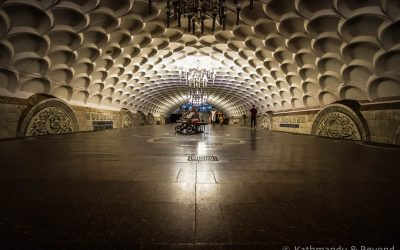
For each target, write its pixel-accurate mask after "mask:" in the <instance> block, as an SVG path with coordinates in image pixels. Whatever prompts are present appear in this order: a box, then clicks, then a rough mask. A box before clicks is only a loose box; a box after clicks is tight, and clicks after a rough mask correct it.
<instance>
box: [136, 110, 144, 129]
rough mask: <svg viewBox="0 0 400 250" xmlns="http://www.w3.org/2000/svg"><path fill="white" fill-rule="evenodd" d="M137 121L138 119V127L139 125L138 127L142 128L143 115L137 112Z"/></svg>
mask: <svg viewBox="0 0 400 250" xmlns="http://www.w3.org/2000/svg"><path fill="white" fill-rule="evenodd" d="M137 119H138V122H139V125H140V126H143V125H144V123H145V117H144V114H143V113H141V112H137Z"/></svg>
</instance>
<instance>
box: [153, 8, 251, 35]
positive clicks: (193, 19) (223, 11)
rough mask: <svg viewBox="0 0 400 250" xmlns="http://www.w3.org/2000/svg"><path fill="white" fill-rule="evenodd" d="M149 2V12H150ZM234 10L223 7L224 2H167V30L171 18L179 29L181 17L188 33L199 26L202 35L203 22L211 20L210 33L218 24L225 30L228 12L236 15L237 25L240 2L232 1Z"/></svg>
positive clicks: (237, 23) (237, 22)
mask: <svg viewBox="0 0 400 250" xmlns="http://www.w3.org/2000/svg"><path fill="white" fill-rule="evenodd" d="M151 2H152V1H151V0H149V11H150V10H151ZM233 2H234V4H235V6H236V8H234V9H232V8H229V7H228V6H226V5H225V0H167V9H166V15H167V28H169V25H170V21H171V18H172V19H173V20H177V21H178V27H179V28H181V17H182V16H183V17H185V18H187V29H188V32H193V34H194V33H195V31H196V28H197V27H199V26H200V29H201V33H204V21H205V20H206V19H212V28H211V29H212V31H213V32H214V31H215V26H216V23H217V21H218V24H219V25H221V26H222V29H223V30H225V26H226V17H227V16H226V15H227V12H228V11H231V12H233V13H236V25H239V14H240V11H241V0H233ZM252 7H253V0H250V9H251V8H252ZM196 26H197V27H196Z"/></svg>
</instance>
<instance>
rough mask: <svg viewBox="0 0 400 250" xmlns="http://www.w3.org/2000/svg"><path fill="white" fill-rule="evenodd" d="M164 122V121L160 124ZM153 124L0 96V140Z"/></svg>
mask: <svg viewBox="0 0 400 250" xmlns="http://www.w3.org/2000/svg"><path fill="white" fill-rule="evenodd" d="M163 123H165V122H163ZM148 124H155V119H154V116H153V115H152V114H151V113H149V114H147V116H145V115H144V114H143V113H141V112H137V113H132V112H130V111H128V110H126V109H122V110H120V111H112V110H101V109H95V108H88V107H81V106H70V105H68V104H67V103H66V102H64V101H62V100H60V99H58V98H54V97H52V96H47V95H40V94H39V95H34V96H32V97H30V98H28V99H20V98H10V97H0V139H2V138H15V137H24V136H37V135H47V134H62V133H71V132H78V131H93V130H103V129H115V128H129V127H134V126H144V125H148Z"/></svg>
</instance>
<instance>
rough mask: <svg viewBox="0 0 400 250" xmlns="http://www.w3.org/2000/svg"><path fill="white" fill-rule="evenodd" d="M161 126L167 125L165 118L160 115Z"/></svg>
mask: <svg viewBox="0 0 400 250" xmlns="http://www.w3.org/2000/svg"><path fill="white" fill-rule="evenodd" d="M160 124H161V125H165V117H164V116H163V115H160Z"/></svg>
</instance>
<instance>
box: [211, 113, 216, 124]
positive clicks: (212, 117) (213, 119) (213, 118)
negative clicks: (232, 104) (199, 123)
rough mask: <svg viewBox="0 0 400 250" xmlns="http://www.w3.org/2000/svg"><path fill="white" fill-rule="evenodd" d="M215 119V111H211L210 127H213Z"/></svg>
mask: <svg viewBox="0 0 400 250" xmlns="http://www.w3.org/2000/svg"><path fill="white" fill-rule="evenodd" d="M216 119H217V111H215V109H212V110H211V122H212V125H213V126H215V121H216Z"/></svg>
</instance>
